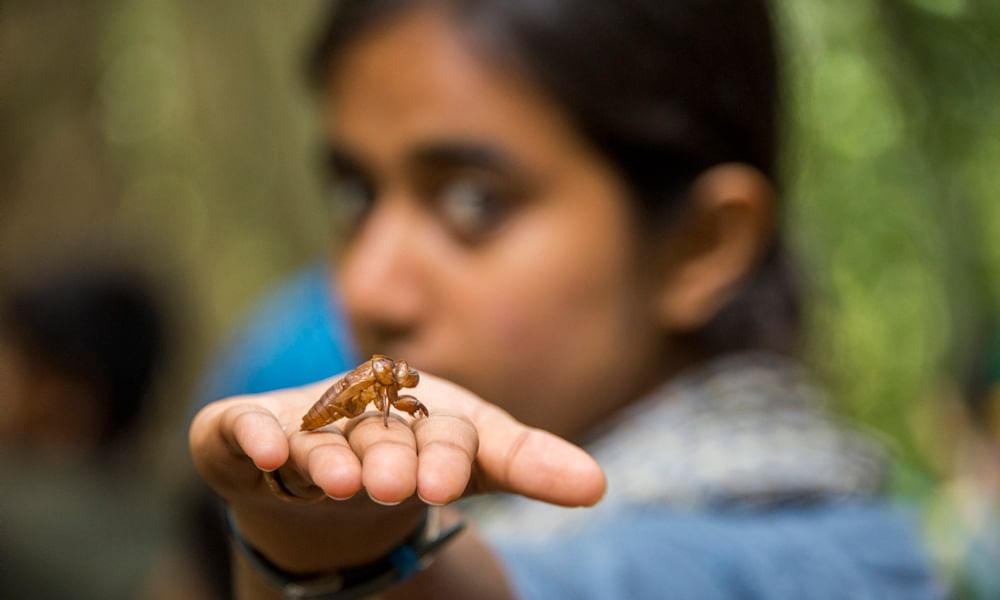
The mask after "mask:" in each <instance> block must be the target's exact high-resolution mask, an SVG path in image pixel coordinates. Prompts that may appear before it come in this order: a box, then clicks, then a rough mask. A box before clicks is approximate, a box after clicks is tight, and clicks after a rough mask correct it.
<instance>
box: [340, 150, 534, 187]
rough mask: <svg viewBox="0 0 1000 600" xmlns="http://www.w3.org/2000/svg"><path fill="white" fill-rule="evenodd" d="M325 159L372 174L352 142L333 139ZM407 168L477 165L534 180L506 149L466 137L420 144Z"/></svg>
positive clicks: (348, 169) (351, 170) (343, 168)
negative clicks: (350, 144)
mask: <svg viewBox="0 0 1000 600" xmlns="http://www.w3.org/2000/svg"><path fill="white" fill-rule="evenodd" d="M323 159H324V161H325V167H326V170H327V172H331V171H332V172H344V173H361V174H369V173H371V169H370V168H369V165H368V164H366V162H365V160H364V159H363V158H362V157H361V156H360V155H359V154H358V153H356V152H354V151H353V150H352V149H351V148H350V147H349V146H347V145H345V144H343V143H341V142H338V141H334V142H333V143H331V144H329V145H327V146H326V147H325V148H324V153H323ZM406 166H407V169H408V170H410V171H411V172H412V171H416V172H419V171H421V170H423V169H459V168H470V167H471V168H478V169H483V170H486V171H492V172H494V173H497V174H498V175H501V176H507V177H510V178H511V179H520V180H523V181H533V180H534V179H535V178H534V177H532V176H531V172H530V170H529V169H527V168H525V167H524V166H523V165H522V164H521V163H520V162H519V161H517V160H516V159H515V158H514V157H512V156H511V155H510V154H508V153H507V152H504V151H503V150H500V149H498V148H496V147H495V146H493V145H491V144H489V143H485V142H475V141H471V142H470V141H463V140H437V141H429V142H424V143H421V144H418V145H417V146H416V147H415V148H414V149H413V150H411V151H410V152H409V154H408V155H407V157H406Z"/></svg>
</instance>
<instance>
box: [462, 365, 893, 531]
mask: <svg viewBox="0 0 1000 600" xmlns="http://www.w3.org/2000/svg"><path fill="white" fill-rule="evenodd" d="M827 404H828V402H827V399H826V398H825V396H824V395H823V394H822V392H821V391H820V390H819V389H818V388H817V387H816V386H815V385H814V384H813V383H812V381H811V380H810V378H809V377H808V375H807V374H806V373H805V372H804V370H803V369H802V368H801V367H800V366H799V365H798V364H797V363H795V362H793V361H791V360H790V359H787V358H783V357H780V356H777V355H773V354H766V353H750V354H741V355H733V356H728V357H723V358H720V359H717V360H714V361H711V362H709V363H708V364H706V365H702V366H700V367H699V368H697V369H695V370H693V371H690V372H688V373H685V374H683V375H681V376H679V377H676V378H673V379H671V380H670V381H669V382H667V383H666V384H664V385H663V386H661V387H660V388H659V389H657V390H656V391H654V392H653V393H652V394H650V395H649V396H648V397H647V398H646V399H644V400H642V401H640V402H637V403H636V404H633V405H631V406H630V407H628V409H627V410H625V411H624V412H622V413H621V414H620V415H618V416H617V417H616V418H615V419H613V420H612V421H611V422H610V423H606V424H604V425H602V427H601V431H602V432H603V433H601V434H600V435H597V436H595V437H593V438H592V439H591V441H590V442H589V443H587V444H585V447H586V449H587V450H588V452H590V453H591V454H592V455H593V456H594V457H595V458H596V459H597V461H598V462H599V463H600V464H601V466H602V467H603V468H604V471H605V473H606V474H607V477H608V493H607V496H606V497H605V498H604V500H603V501H602V502H601V503H600V504H598V505H597V507H595V508H593V509H580V510H565V509H559V508H556V507H552V506H548V505H545V504H542V503H539V502H534V501H530V500H526V499H524V498H515V497H494V498H491V499H481V500H478V501H474V502H471V503H470V504H469V506H468V509H469V511H470V513H471V516H472V517H473V519H475V520H476V521H477V522H478V523H479V525H480V527H481V528H483V529H484V530H486V532H487V534H490V532H491V531H492V532H493V533H496V534H499V535H501V536H503V535H507V534H516V535H520V536H524V535H527V536H545V535H548V534H551V533H554V532H557V531H564V530H567V529H569V530H572V529H573V528H575V526H577V525H579V524H580V523H581V521H580V519H584V521H591V520H593V519H594V518H595V517H596V516H598V514H600V513H608V512H610V511H615V510H619V509H621V508H623V507H627V506H635V505H651V504H652V505H668V506H672V507H676V508H682V509H683V508H696V507H701V506H709V505H720V504H727V505H732V504H747V505H755V506H766V505H769V504H776V503H781V502H788V501H802V500H814V499H824V498H836V497H845V496H865V495H873V494H876V493H878V491H879V490H880V489H881V487H882V485H883V481H884V476H885V470H886V469H885V464H886V461H885V455H884V453H883V452H882V450H881V449H880V448H879V447H878V446H877V445H876V444H875V443H874V442H873V441H872V440H871V439H869V438H868V437H867V436H864V435H862V434H861V433H859V432H858V431H855V430H853V429H851V428H849V427H847V426H846V425H845V424H843V423H841V422H840V421H839V420H838V419H836V418H835V417H834V416H833V415H832V414H830V412H829V410H828V408H827ZM595 513H596V514H595Z"/></svg>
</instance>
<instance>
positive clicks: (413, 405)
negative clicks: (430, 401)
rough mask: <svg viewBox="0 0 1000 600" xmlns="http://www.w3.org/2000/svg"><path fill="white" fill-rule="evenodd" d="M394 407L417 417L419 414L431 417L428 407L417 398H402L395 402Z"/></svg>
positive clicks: (408, 396)
mask: <svg viewBox="0 0 1000 600" xmlns="http://www.w3.org/2000/svg"><path fill="white" fill-rule="evenodd" d="M392 405H393V406H395V407H396V408H397V409H399V410H404V411H406V412H408V413H410V414H411V415H413V416H416V415H417V413H418V412H419V413H420V414H422V415H424V416H425V417H426V416H428V415H429V413H428V412H427V407H426V406H424V405H423V404H421V402H420V400H417V398H416V397H415V396H410V395H406V396H400V397H399V398H397V399H396V401H395V402H393V403H392Z"/></svg>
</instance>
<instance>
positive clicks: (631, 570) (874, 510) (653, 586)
mask: <svg viewBox="0 0 1000 600" xmlns="http://www.w3.org/2000/svg"><path fill="white" fill-rule="evenodd" d="M913 531H914V527H913V524H912V523H910V522H909V521H908V520H907V519H906V518H904V517H903V516H902V515H901V514H898V513H896V512H895V511H893V510H891V509H890V508H889V507H888V506H887V504H886V503H884V502H881V501H877V500H872V501H863V500H850V501H843V502H832V503H826V504H819V505H813V506H787V507H781V508H773V509H769V510H753V509H732V510H724V509H716V510H698V511H692V512H678V511H674V510H671V509H669V508H666V507H645V508H637V509H635V510H632V511H627V512H622V513H618V514H616V515H615V516H614V517H613V518H609V519H604V520H601V521H600V522H595V523H593V524H591V525H589V526H587V527H585V528H583V529H582V530H580V531H579V532H578V533H576V534H575V535H572V536H569V537H563V538H557V539H552V540H548V541H546V542H541V543H518V542H515V541H510V540H505V541H501V542H498V543H497V544H496V548H497V549H498V551H499V553H500V556H501V557H502V561H503V563H504V565H505V566H506V569H507V571H508V573H509V576H510V581H511V585H512V586H513V587H514V589H515V590H516V592H517V594H518V595H519V596H520V597H521V598H523V599H525V600H536V599H537V600H542V599H545V600H548V599H552V598H574V599H578V600H588V599H594V600H598V599H601V600H603V599H606V598H615V599H623V600H624V599H629V598H669V599H685V600H687V599H690V600H723V599H725V600H785V599H787V600H812V599H814V600H820V599H829V600H843V599H851V600H869V599H870V600H891V599H896V598H898V599H900V600H904V599H905V600H920V599H927V598H943V597H944V593H943V591H942V590H941V588H940V587H939V586H938V584H937V583H936V582H935V580H934V578H933V577H932V574H931V571H930V569H929V567H928V563H927V559H926V557H925V555H924V552H923V549H922V547H923V546H922V544H921V542H920V540H919V539H917V537H916V536H915V535H914V534H913Z"/></svg>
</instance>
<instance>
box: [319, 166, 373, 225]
mask: <svg viewBox="0 0 1000 600" xmlns="http://www.w3.org/2000/svg"><path fill="white" fill-rule="evenodd" d="M329 194H330V197H331V200H332V201H333V206H334V210H335V211H336V215H337V218H338V220H339V221H341V222H342V223H344V224H345V225H346V226H348V227H355V226H357V225H358V224H360V223H361V221H362V220H363V219H364V217H365V215H367V214H368V211H369V210H371V205H372V202H373V200H374V197H375V191H374V187H373V186H372V185H371V184H370V183H369V182H368V181H366V180H365V179H364V178H363V177H361V176H360V175H350V174H345V175H337V176H335V177H334V178H333V180H332V181H331V183H330V186H329Z"/></svg>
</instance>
